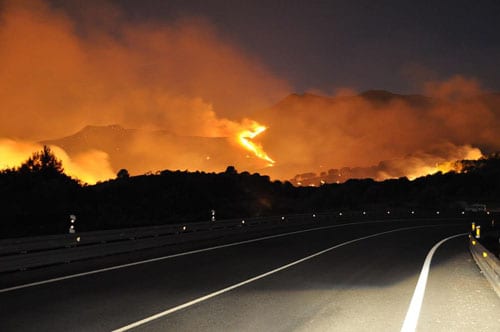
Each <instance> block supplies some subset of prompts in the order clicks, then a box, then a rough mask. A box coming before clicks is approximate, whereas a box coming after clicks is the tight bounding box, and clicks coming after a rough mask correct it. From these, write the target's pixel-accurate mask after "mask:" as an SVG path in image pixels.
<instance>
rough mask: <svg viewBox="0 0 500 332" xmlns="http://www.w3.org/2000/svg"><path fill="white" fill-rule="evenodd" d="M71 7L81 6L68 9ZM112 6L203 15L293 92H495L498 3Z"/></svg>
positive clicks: (147, 13) (158, 0) (178, 0)
mask: <svg viewBox="0 0 500 332" xmlns="http://www.w3.org/2000/svg"><path fill="white" fill-rule="evenodd" d="M54 2H56V3H59V4H60V1H59V0H58V1H56V0H54ZM78 2H79V3H86V6H88V1H80V0H79V1H76V2H73V4H75V3H78ZM100 3H102V2H101V1H96V2H95V3H93V4H94V5H95V6H99V4H100ZM112 3H113V4H115V5H116V6H118V7H120V8H121V9H122V10H123V11H124V15H125V17H126V18H127V19H129V20H138V21H165V22H170V21H172V20H175V19H178V18H183V17H202V18H204V19H206V20H208V21H209V22H211V23H212V24H214V25H215V27H216V29H217V31H218V34H219V35H222V36H223V37H224V38H226V39H228V40H230V41H231V42H232V43H234V44H236V45H238V47H240V48H241V49H243V50H244V51H245V52H246V53H247V54H251V55H252V56H254V57H255V58H257V59H259V61H261V62H262V63H264V64H265V65H266V66H267V67H268V68H269V69H270V70H271V72H273V73H275V74H276V75H277V76H279V77H281V78H283V79H285V80H287V81H289V82H290V84H291V86H292V87H293V88H294V89H295V90H296V91H297V92H302V91H306V90H311V89H317V90H321V91H322V92H324V93H332V92H334V91H335V90H337V89H339V88H343V87H349V88H353V89H355V90H358V91H363V90H367V89H386V90H391V91H393V92H402V93H411V92H418V91H419V90H420V88H421V84H422V82H424V81H428V80H436V79H438V80H440V79H443V80H444V79H447V78H449V77H451V76H453V75H456V74H460V75H463V76H466V77H468V78H476V79H478V80H479V82H480V83H481V84H482V86H483V87H484V88H486V89H491V90H495V91H500V75H498V73H499V71H498V68H500V36H499V31H500V1H495V0H491V1H487V0H480V1H463V0H454V1H449V0H444V1H335V0H334V1H317V0H313V1H229V0H174V1H172V0H170V1H169V0H141V1H138V0H116V1H112ZM63 6H67V4H66V5H63ZM76 7H78V5H77V6H76ZM73 10H74V8H73Z"/></svg>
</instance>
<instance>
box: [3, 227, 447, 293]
mask: <svg viewBox="0 0 500 332" xmlns="http://www.w3.org/2000/svg"><path fill="white" fill-rule="evenodd" d="M391 221H392V220H377V221H363V222H357V223H345V224H338V225H331V226H322V227H316V228H310V229H306V230H300V231H294V232H288V233H281V234H277V235H269V236H264V237H259V238H256V239H250V240H245V241H240V242H233V243H228V244H222V245H218V246H214V247H209V248H203V249H197V250H191V251H186V252H181V253H178V254H172V255H167V256H162V257H157V258H152V259H147V260H142V261H137V262H133V263H128V264H122V265H116V266H111V267H107V268H103V269H98V270H92V271H87V272H82V273H76V274H70V275H67V276H63V277H58V278H52V279H47V280H41V281H36V282H32V283H28V284H23V285H18V286H12V287H8V288H3V289H0V293H6V292H10V291H14V290H18V289H23V288H28V287H34V286H39V285H44V284H49V283H53V282H57V281H62V280H67V279H73V278H78V277H83V276H88V275H92V274H96V273H102V272H107V271H113V270H118V269H123V268H126V267H131V266H135V265H140V264H147V263H153V262H157V261H161V260H165V259H170V258H175V257H180V256H187V255H192V254H197V253H200V252H205V251H211V250H216V249H221V248H227V247H233V246H237V245H240V244H246V243H252V242H258V241H263V240H268V239H274V238H278V237H283V236H289V235H294V234H299V233H306V232H312V231H317V230H322V229H328V228H336V227H342V226H351V225H360V224H375V223H388V222H391ZM450 225H451V224H450Z"/></svg>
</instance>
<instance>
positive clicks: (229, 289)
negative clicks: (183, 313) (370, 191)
mask: <svg viewBox="0 0 500 332" xmlns="http://www.w3.org/2000/svg"><path fill="white" fill-rule="evenodd" d="M438 226H442V224H441V225H426V226H412V227H403V228H397V229H393V230H390V231H385V232H381V233H376V234H371V235H368V236H363V237H360V238H357V239H354V240H349V241H346V242H343V243H341V244H337V245H335V246H333V247H330V248H327V249H324V250H321V251H318V252H317V253H314V254H312V255H309V256H307V257H304V258H301V259H299V260H296V261H294V262H291V263H289V264H286V265H283V266H281V267H278V268H276V269H274V270H271V271H268V272H265V273H263V274H260V275H258V276H255V277H253V278H250V279H247V280H245V281H242V282H240V283H237V284H234V285H232V286H229V287H226V288H224V289H220V290H218V291H215V292H213V293H210V294H207V295H205V296H202V297H199V298H197V299H194V300H192V301H189V302H186V303H184V304H181V305H178V306H176V307H173V308H170V309H167V310H165V311H162V312H159V313H157V314H155V315H152V316H149V317H147V318H144V319H141V320H139V321H137V322H134V323H131V324H129V325H126V326H123V327H120V328H117V329H115V330H113V332H123V331H128V330H130V329H133V328H135V327H138V326H140V325H144V324H146V323H149V322H151V321H153V320H156V319H158V318H161V317H164V316H167V315H169V314H171V313H174V312H176V311H179V310H181V309H184V308H187V307H189V306H192V305H194V304H197V303H200V302H203V301H206V300H208V299H211V298H213V297H215V296H218V295H221V294H223V293H226V292H229V291H231V290H233V289H235V288H238V287H241V286H243V285H246V284H249V283H251V282H254V281H256V280H259V279H262V278H265V277H267V276H269V275H271V274H274V273H277V272H279V271H282V270H284V269H287V268H289V267H292V266H294V265H297V264H300V263H302V262H304V261H307V260H310V259H312V258H314V257H317V256H319V255H322V254H324V253H327V252H329V251H332V250H334V249H337V248H340V247H343V246H346V245H348V244H351V243H354V242H359V241H362V240H366V239H370V238H373V237H377V236H380V235H385V234H389V233H395V232H400V231H405V230H410V229H417V228H427V227H438Z"/></svg>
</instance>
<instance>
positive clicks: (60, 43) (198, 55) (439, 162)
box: [0, 0, 500, 183]
mask: <svg viewBox="0 0 500 332" xmlns="http://www.w3.org/2000/svg"><path fill="white" fill-rule="evenodd" d="M52 3H53V2H52V1H44V0H30V1H8V0H7V1H3V2H2V4H1V5H0V63H1V64H2V72H1V73H2V74H1V75H0V168H10V167H15V166H19V165H20V164H21V163H22V162H23V161H24V160H26V159H28V158H29V156H30V155H31V154H32V153H33V152H35V151H40V149H41V148H42V145H43V143H41V142H45V141H47V140H49V141H50V142H54V141H58V142H60V141H61V140H64V139H66V140H65V142H66V144H49V145H50V147H51V149H52V150H53V151H54V152H55V154H56V156H57V157H58V158H59V159H61V160H62V161H63V167H64V169H65V172H66V173H68V174H69V175H71V176H73V177H77V178H79V179H81V180H82V181H84V182H87V183H95V182H97V181H103V180H106V179H109V178H114V177H115V176H116V172H117V171H118V170H119V169H121V168H126V169H128V170H129V171H130V173H131V174H132V175H136V174H144V173H146V172H149V171H153V172H154V171H157V170H163V169H174V170H176V169H182V170H190V171H195V170H201V171H214V172H216V171H223V170H224V169H225V168H226V167H227V166H230V165H232V166H235V167H236V168H237V169H238V170H240V171H245V170H246V171H249V172H257V171H258V172H262V173H264V174H266V175H269V176H270V177H271V178H273V179H279V180H289V179H292V178H293V177H294V176H296V175H304V174H307V173H305V172H308V173H311V172H316V173H317V175H316V173H314V174H313V176H316V177H318V178H319V179H320V180H321V181H326V180H327V179H326V177H327V176H330V175H331V177H332V179H333V175H335V174H336V177H335V179H333V180H331V181H330V180H328V181H327V182H332V181H333V182H336V181H337V180H339V179H338V178H339V175H338V174H342V176H344V174H351V175H352V177H372V178H375V179H377V180H382V179H386V178H393V177H400V176H408V177H409V178H415V177H418V176H421V175H426V174H429V173H434V172H437V171H447V170H456V171H460V170H457V169H455V168H454V167H455V166H454V164H453V162H454V161H455V160H460V159H477V158H480V157H481V156H482V153H481V151H484V152H485V153H490V152H495V151H499V150H500V131H499V130H498V128H500V120H499V119H500V116H499V114H500V106H499V105H500V95H499V94H494V93H490V92H487V91H484V90H483V89H481V87H480V84H479V82H477V81H476V80H474V79H470V78H464V77H461V76H459V75H457V76H454V77H451V78H450V79H448V80H445V81H439V82H426V84H425V85H424V86H423V89H422V95H413V96H399V97H394V96H387V94H386V95H384V94H380V93H372V94H371V95H368V96H366V95H363V94H360V93H358V92H352V93H347V92H346V91H347V90H345V91H344V92H345V93H346V94H343V95H340V94H339V95H337V96H328V97H321V96H317V95H312V94H304V95H289V94H290V91H292V90H293V89H292V88H291V84H289V83H288V82H286V81H285V80H283V79H282V78H280V77H276V75H275V74H274V73H273V72H272V71H271V70H268V68H266V66H265V65H263V64H262V63H261V62H259V61H258V59H257V58H256V57H255V55H252V54H246V52H245V51H244V50H242V49H241V48H239V47H237V46H236V45H234V44H233V43H231V42H230V40H228V39H224V38H222V37H221V36H220V34H219V33H218V31H217V30H216V28H215V27H213V26H212V25H211V24H210V22H207V21H204V20H197V19H193V18H179V19H178V20H173V21H169V22H158V23H157V22H149V21H148V22H141V21H140V20H132V22H131V20H127V19H125V18H126V17H124V16H122V15H121V12H120V8H115V7H114V5H112V4H109V6H106V7H105V8H104V9H102V10H99V11H95V10H81V11H80V6H85V4H86V3H87V2H85V1H83V2H81V4H80V3H79V5H78V8H79V10H78V13H75V12H72V11H71V10H70V9H68V8H66V7H64V6H62V7H60V6H54V5H53V4H52ZM88 3H89V6H92V4H94V5H95V3H94V2H92V1H91V2H88ZM113 3H114V2H113ZM90 9H92V8H90ZM93 9H95V8H93ZM86 15H90V16H91V17H86ZM287 95H289V97H286V98H285V96H287ZM424 95H425V96H427V97H424ZM477 96H483V97H485V96H486V97H485V98H482V99H481V98H476V97H477ZM283 98H284V99H283ZM280 100H281V101H280ZM278 101H280V102H278ZM269 105H274V106H272V107H269ZM249 118H251V119H252V120H249ZM241 119H243V120H241ZM114 124H118V125H119V126H118V127H120V128H122V129H123V128H126V129H127V130H130V131H133V132H134V136H133V138H130V137H129V139H128V140H126V137H125V136H120V135H122V133H121V131H120V130H115V133H113V134H109V132H108V133H107V134H102V135H101V136H99V135H94V138H93V139H91V138H89V137H87V136H85V135H87V134H86V133H84V134H81V136H79V138H78V139H75V137H74V136H75V135H76V133H81V132H82V128H86V126H95V127H106V126H109V125H114ZM268 128H269V129H268ZM264 132H265V135H263V133H264ZM127 133H128V132H127ZM108 134H109V135H108ZM106 135H108V136H106ZM124 135H125V134H124ZM161 135H163V136H161ZM160 136H161V139H159V137H160ZM96 137H97V138H96ZM180 141H182V144H181V143H179V142H180ZM89 142H92V143H89ZM214 142H215V143H214ZM214 146H215V147H214ZM264 146H265V150H264ZM62 147H64V149H63V148H62ZM247 152H248V154H250V153H252V154H253V155H254V156H255V157H254V158H245V154H246V153H247ZM268 153H269V154H268ZM270 155H271V156H272V157H273V158H271V156H270ZM275 160H278V161H279V164H277V163H276V162H275ZM270 166H274V167H270ZM334 167H336V168H338V170H340V171H335V172H334V171H333V168H334ZM342 168H349V172H351V173H349V172H346V171H342ZM330 171H332V172H330ZM330 173H331V174H330ZM346 176H348V175H346ZM342 180H345V179H344V178H342ZM317 183H320V181H319V180H318V181H317Z"/></svg>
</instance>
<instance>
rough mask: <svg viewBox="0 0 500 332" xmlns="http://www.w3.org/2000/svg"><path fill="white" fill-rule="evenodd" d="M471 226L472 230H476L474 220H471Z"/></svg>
mask: <svg viewBox="0 0 500 332" xmlns="http://www.w3.org/2000/svg"><path fill="white" fill-rule="evenodd" d="M471 228H472V231H473V232H474V231H475V230H476V223H475V222H472V225H471Z"/></svg>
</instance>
